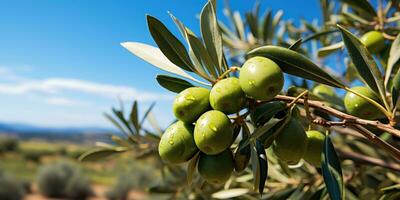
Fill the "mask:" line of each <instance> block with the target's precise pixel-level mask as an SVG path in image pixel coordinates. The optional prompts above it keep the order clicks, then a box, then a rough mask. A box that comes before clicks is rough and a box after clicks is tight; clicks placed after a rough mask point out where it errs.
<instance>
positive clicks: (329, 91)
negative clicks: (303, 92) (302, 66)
mask: <svg viewBox="0 0 400 200" xmlns="http://www.w3.org/2000/svg"><path fill="white" fill-rule="evenodd" d="M312 93H313V94H314V95H315V96H317V97H320V98H321V99H324V98H327V97H335V96H336V93H335V90H334V89H333V88H332V87H329V86H327V85H317V86H316V87H314V89H313V90H312Z"/></svg>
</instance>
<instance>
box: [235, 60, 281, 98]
mask: <svg viewBox="0 0 400 200" xmlns="http://www.w3.org/2000/svg"><path fill="white" fill-rule="evenodd" d="M239 83H240V87H242V90H243V91H244V93H246V95H247V96H249V97H250V98H253V99H256V100H264V101H268V100H271V99H273V98H274V97H275V96H276V95H277V94H278V93H279V92H280V91H281V90H282V88H283V83H284V79H283V73H282V70H281V69H280V68H279V66H278V65H277V64H276V63H275V62H274V61H272V60H270V59H268V58H264V57H253V58H250V59H249V60H247V61H246V62H245V63H244V65H243V67H242V68H241V70H240V76H239Z"/></svg>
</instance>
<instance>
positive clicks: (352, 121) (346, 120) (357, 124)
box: [275, 95, 400, 160]
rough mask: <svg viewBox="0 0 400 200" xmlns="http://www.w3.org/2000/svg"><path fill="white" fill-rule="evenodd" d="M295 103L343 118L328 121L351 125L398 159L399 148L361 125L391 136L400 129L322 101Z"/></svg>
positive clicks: (280, 97) (334, 123)
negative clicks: (352, 113)
mask: <svg viewBox="0 0 400 200" xmlns="http://www.w3.org/2000/svg"><path fill="white" fill-rule="evenodd" d="M295 99H296V98H295V97H290V96H284V95H277V96H276V97H275V100H280V101H286V102H293V100H295ZM296 103H298V104H303V105H304V104H308V106H309V107H312V108H315V109H318V110H320V111H322V112H325V113H327V114H330V115H333V116H335V117H337V118H340V119H342V120H343V121H342V122H329V123H331V125H332V126H334V125H339V126H346V125H350V126H352V127H353V128H355V129H356V130H357V131H358V132H359V133H361V134H362V135H363V136H365V137H366V138H367V139H368V140H369V141H371V142H373V143H374V144H377V145H379V146H380V147H382V148H383V149H385V150H386V151H388V152H390V153H391V154H392V155H393V156H394V157H395V158H396V159H398V160H400V150H398V149H397V148H396V147H394V146H392V145H391V144H389V143H387V142H385V141H383V140H382V139H380V138H379V137H378V136H376V135H375V134H373V133H371V132H370V131H369V130H367V129H366V128H364V127H363V126H372V127H375V128H377V129H380V130H382V131H386V132H388V133H390V134H391V135H393V136H396V137H400V131H399V130H397V129H395V128H393V127H392V126H390V125H387V124H382V123H381V122H379V121H372V120H365V119H361V118H358V117H355V116H352V115H349V114H346V113H343V112H341V111H339V110H336V109H334V108H331V107H329V106H326V105H325V104H324V103H323V102H320V101H313V100H307V101H305V99H301V98H299V99H297V100H296ZM313 122H316V121H315V120H313ZM361 125H363V126H361Z"/></svg>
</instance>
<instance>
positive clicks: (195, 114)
mask: <svg viewBox="0 0 400 200" xmlns="http://www.w3.org/2000/svg"><path fill="white" fill-rule="evenodd" d="M209 98H210V90H208V89H206V88H202V87H190V88H187V89H185V90H183V91H182V92H181V93H179V94H178V95H177V96H176V98H175V101H174V104H173V112H174V115H175V117H176V118H178V119H179V120H181V121H184V122H188V123H192V122H194V121H196V120H197V119H198V118H199V117H200V115H201V114H203V113H204V112H205V111H207V110H208V109H209V108H210V102H209Z"/></svg>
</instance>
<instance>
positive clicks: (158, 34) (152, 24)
mask: <svg viewBox="0 0 400 200" xmlns="http://www.w3.org/2000/svg"><path fill="white" fill-rule="evenodd" d="M147 25H148V27H149V31H150V34H151V36H152V37H153V39H154V41H155V42H156V43H157V46H158V47H159V48H160V50H161V51H162V52H163V53H164V55H165V56H166V57H167V58H168V59H169V60H170V61H171V62H172V63H174V64H176V65H177V66H179V67H182V68H183V69H185V70H187V71H193V64H192V62H191V60H190V58H189V55H188V53H187V51H186V48H185V46H183V44H182V43H181V42H180V41H179V40H178V39H177V38H176V37H175V36H174V35H173V34H172V33H171V32H170V31H169V30H168V28H167V27H166V26H165V25H164V24H163V23H162V22H161V21H159V20H158V19H157V18H155V17H152V16H150V15H147Z"/></svg>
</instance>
